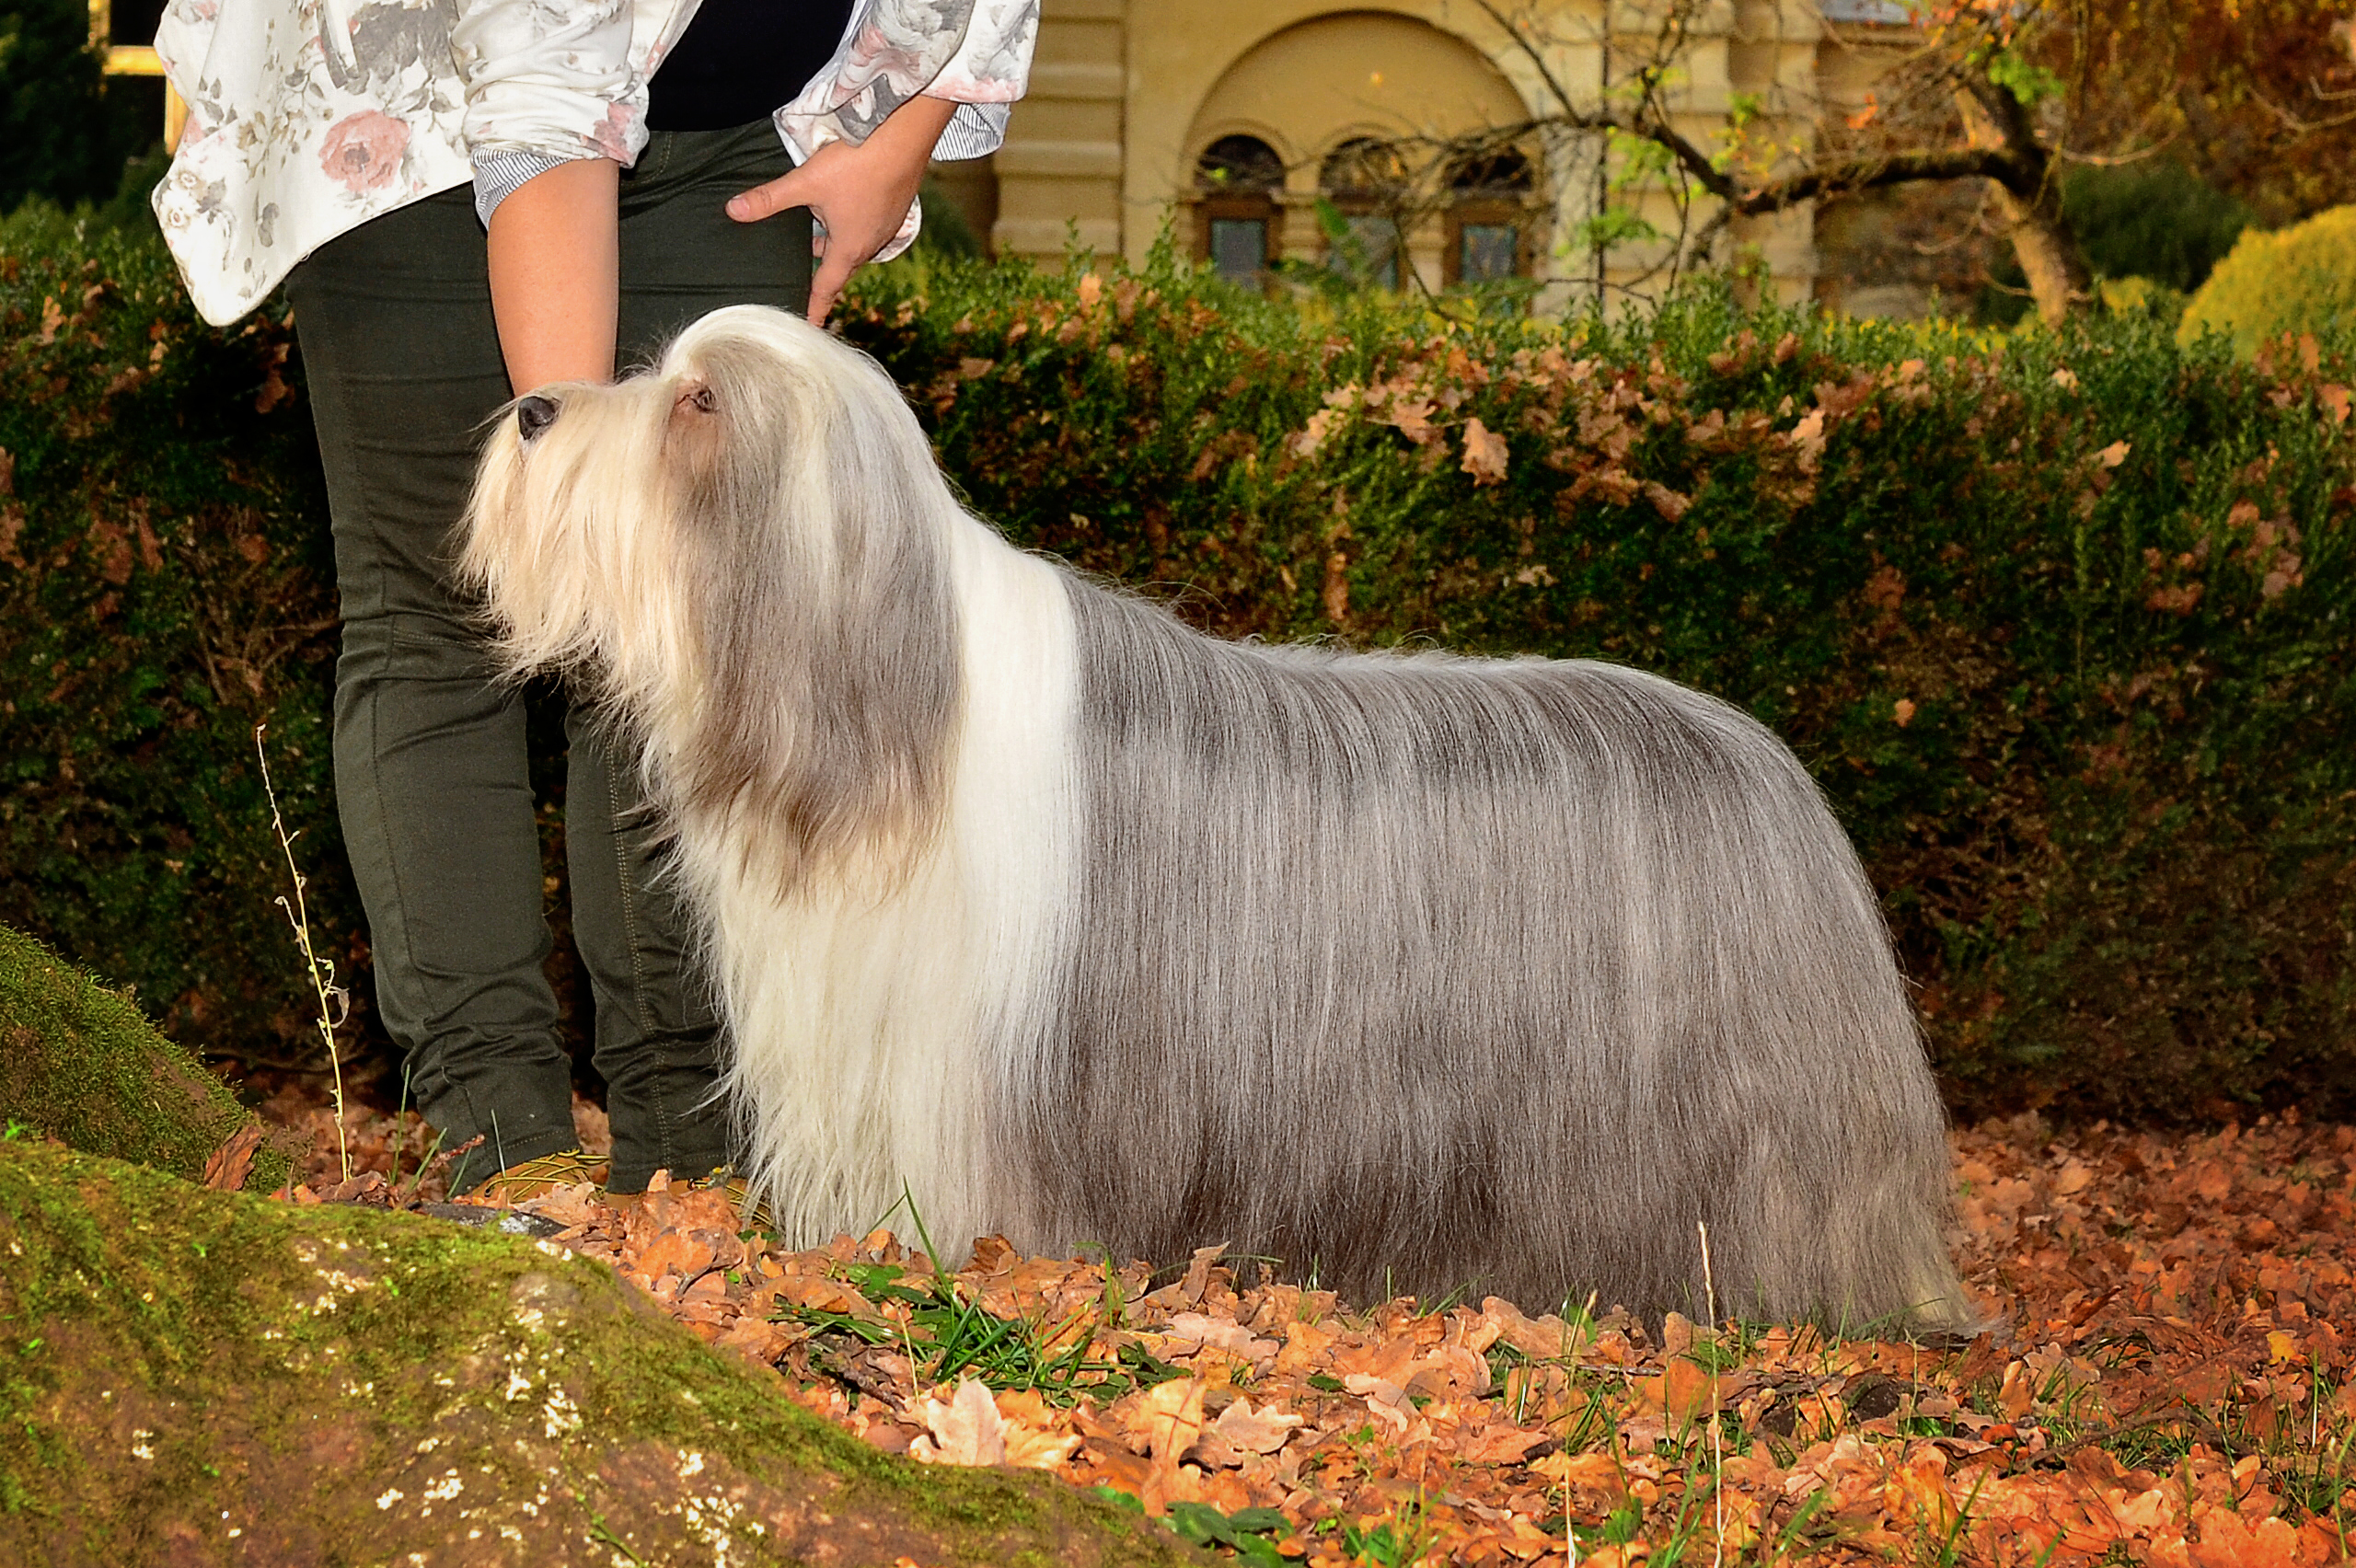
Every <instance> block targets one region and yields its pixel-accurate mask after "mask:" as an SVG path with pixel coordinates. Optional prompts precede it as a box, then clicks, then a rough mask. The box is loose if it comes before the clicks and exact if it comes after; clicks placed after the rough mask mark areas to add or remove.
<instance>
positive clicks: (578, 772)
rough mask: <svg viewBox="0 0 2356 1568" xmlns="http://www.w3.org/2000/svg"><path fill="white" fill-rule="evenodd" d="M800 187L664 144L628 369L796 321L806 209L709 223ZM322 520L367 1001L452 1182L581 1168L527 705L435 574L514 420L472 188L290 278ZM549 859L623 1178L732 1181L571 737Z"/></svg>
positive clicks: (336, 249)
mask: <svg viewBox="0 0 2356 1568" xmlns="http://www.w3.org/2000/svg"><path fill="white" fill-rule="evenodd" d="M789 167H791V163H790V161H789V160H788V158H787V156H786V154H785V151H784V149H783V148H782V147H781V146H780V144H779V142H778V138H777V133H776V132H775V131H773V130H772V129H771V128H770V127H769V125H768V122H767V121H762V122H760V123H758V124H756V125H750V126H744V127H740V128H738V129H736V130H733V131H704V132H656V133H654V135H653V140H652V141H651V143H650V144H649V145H648V146H647V149H646V151H645V153H644V154H643V155H642V156H641V157H640V159H639V162H638V167H636V168H634V169H632V170H629V171H628V172H626V173H625V174H624V175H623V176H622V181H621V316H620V344H621V363H622V365H623V367H624V369H625V370H627V369H628V368H629V366H631V365H632V364H633V363H645V362H647V361H651V360H652V359H653V357H654V356H655V355H656V354H657V353H659V352H660V351H661V348H662V346H663V344H664V341H665V340H667V339H668V338H669V337H670V336H671V335H672V334H673V333H675V332H676V331H677V330H678V329H680V328H681V327H684V326H686V325H687V323H688V322H690V321H692V320H694V319H695V318H696V317H699V316H701V315H702V314H704V313H705V312H706V311H709V310H714V309H717V308H719V307H720V306H726V305H741V304H759V305H773V306H783V307H785V308H787V309H790V310H796V311H799V310H802V309H803V308H805V307H806V306H807V304H808V301H809V296H810V270H811V264H810V214H809V213H808V211H807V210H806V209H797V210H795V211H792V212H789V213H782V214H780V216H778V217H776V218H773V219H770V220H769V221H768V222H767V223H762V224H749V225H748V224H737V223H734V222H732V221H731V220H730V219H729V218H728V216H727V215H726V214H725V213H723V212H722V202H725V201H726V200H727V199H728V198H729V197H730V196H733V195H734V194H735V193H736V192H737V191H739V190H745V189H747V188H748V187H750V186H753V185H756V184H758V183H760V182H761V181H763V180H765V179H774V178H776V177H777V176H779V175H780V174H783V173H784V172H785V171H786V170H787V169H788V168H789ZM286 287H287V294H288V295H289V297H290V298H291V299H292V300H293V302H294V305H295V327H296V333H297V336H298V337H299V339H300V340H301V344H302V351H303V363H304V367H305V371H306V375H307V376H308V378H309V382H310V390H311V403H312V411H313V415H314V418H315V419H316V420H317V421H318V436H319V455H320V457H321V459H322V460H323V462H324V464H325V467H326V469H327V480H328V501H329V512H330V514H331V517H332V520H333V524H334V532H335V562H336V581H337V589H338V592H339V595H340V599H341V611H342V617H343V644H342V651H341V657H340V658H339V659H338V660H337V663H336V698H335V782H336V804H337V811H338V814H339V815H340V817H341V821H342V824H343V833H344V841H345V843H346V844H347V845H348V846H349V847H350V851H351V855H352V871H353V874H354V876H355V878H356V879H357V881H358V883H359V888H360V895H361V899H362V902H363V904H364V905H365V907H366V910H367V915H368V926H369V939H370V945H371V947H372V949H373V951H374V955H375V985H376V1004H377V1008H378V1010H379V1012H380V1014H381V1015H382V1017H383V1019H384V1022H385V1027H386V1029H387V1031H388V1032H390V1033H391V1035H392V1036H393V1038H394V1040H396V1041H397V1042H398V1043H399V1044H400V1046H401V1048H402V1049H403V1051H404V1052H406V1053H407V1057H408V1066H409V1074H410V1092H411V1094H412V1096H413V1097H414V1099H415V1101H416V1103H417V1105H418V1107H419V1109H420V1111H421V1112H422V1113H423V1115H424V1117H425V1119H426V1120H427V1121H428V1122H429V1123H431V1124H433V1126H434V1127H435V1128H437V1129H438V1130H439V1131H440V1132H441V1134H442V1136H443V1138H444V1143H445V1147H458V1146H459V1145H461V1144H464V1143H466V1142H467V1141H468V1140H469V1139H472V1138H474V1137H476V1136H478V1135H479V1136H480V1137H481V1140H482V1141H481V1143H480V1144H479V1146H477V1147H476V1148H475V1150H474V1151H473V1153H472V1154H470V1155H469V1156H468V1158H467V1159H466V1160H465V1162H464V1165H463V1169H461V1170H457V1171H456V1172H454V1175H453V1186H454V1187H457V1186H463V1185H466V1184H469V1183H472V1182H479V1181H480V1180H481V1179H482V1178H484V1177H485V1176H488V1175H490V1174H491V1173H492V1172H493V1171H495V1170H499V1169H500V1168H502V1167H503V1166H506V1165H511V1164H514V1163H516V1162H518V1161H520V1160H525V1159H533V1158H536V1157H537V1156H539V1155H544V1154H550V1153H554V1152H556V1151H557V1150H560V1149H564V1148H569V1147H572V1145H573V1143H574V1141H575V1139H574V1136H573V1129H572V1068H571V1063H570V1061H569V1059H568V1058H567V1056H566V1054H565V1050H564V1045H563V1042H562V1039H561V1038H560V1033H559V1029H558V1015H557V1003H556V997H555V995H554V993H553V992H552V991H551V990H550V988H549V982H548V977H547V975H546V974H545V972H544V967H543V966H544V964H545V962H546V960H547V958H548V955H549V947H550V943H551V938H550V936H549V927H548V922H547V920H546V918H545V917H544V916H543V913H542V896H543V890H542V887H541V878H540V844H539V837H538V831H537V824H536V821H535V818H534V812H533V800H532V789H531V783H530V779H529V776H528V772H527V767H526V763H527V758H526V755H525V738H524V703H523V698H522V697H521V695H520V694H519V693H518V692H517V691H516V690H515V689H514V686H512V685H506V684H502V683H500V682H499V681H497V680H495V679H494V678H493V673H492V671H491V665H490V663H489V661H488V659H487V657H486V655H485V651H484V647H483V642H482V637H481V634H480V631H479V627H478V625H477V623H476V622H475V621H474V620H473V619H472V616H473V612H474V608H475V606H474V605H471V604H470V603H469V602H468V600H467V599H466V598H465V597H464V596H462V595H461V594H459V593H458V591H457V590H456V589H455V588H454V587H453V586H452V584H451V582H450V579H449V566H450V563H451V561H452V559H453V558H454V554H455V547H456V539H455V536H454V535H455V530H456V525H457V524H458V521H459V518H460V515H461V513H463V511H464V509H465V506H466V502H467V493H468V487H469V485H470V484H471V483H472V480H473V477H474V468H475V457H476V454H477V453H478V451H479V448H480V443H481V440H482V437H483V433H484V431H485V428H486V421H489V420H490V418H491V415H492V414H493V413H494V412H495V411H496V410H497V409H499V408H500V406H501V405H502V404H503V403H505V402H506V401H507V400H508V398H509V397H510V395H511V394H510V390H509V387H508V385H507V375H506V369H505V366H504V364H503V363H502V360H501V358H500V352H499V340H498V334H497V331H496V329H494V327H493V324H492V320H491V290H490V284H489V281H488V276H487V272H486V267H485V259H484V248H483V231H482V225H481V224H480V223H479V222H478V221H477V219H476V217H475V212H474V201H473V192H472V191H471V190H466V189H460V190H447V191H444V192H443V193H441V194H440V195H437V196H433V197H429V198H428V199H426V200H424V201H422V202H415V203H413V204H411V205H410V206H407V207H403V208H401V209H399V210H398V211H397V212H393V213H387V214H385V215H384V216H383V217H380V218H377V219H375V221H373V222H371V223H368V224H366V225H363V226H361V227H360V228H357V229H354V230H352V232H351V233H349V234H346V235H343V236H340V237H339V238H337V239H335V240H333V241H331V242H329V244H327V245H325V246H323V247H321V248H319V249H318V251H317V252H316V253H314V254H313V255H312V256H311V257H310V258H309V259H306V261H304V262H303V264H302V265H301V266H300V267H298V268H296V269H295V273H294V275H293V276H292V277H291V278H289V279H288V281H287V285H286ZM565 733H566V736H567V739H568V741H569V742H570V748H571V749H570V755H569V762H568V767H567V777H566V786H565V818H564V825H565V857H566V859H565V864H566V869H567V872H568V875H569V878H570V881H571V883H572V929H573V935H574V938H575V940H577V941H578V943H579V946H580V949H581V957H582V962H583V969H584V971H585V972H586V974H587V976H588V980H589V988H590V994H591V997H592V998H593V1001H594V1004H595V1009H596V1027H595V1055H594V1058H593V1059H594V1060H595V1063H596V1066H597V1070H598V1071H599V1072H600V1073H601V1074H602V1075H603V1076H604V1078H605V1079H606V1088H607V1101H606V1108H607V1110H608V1112H609V1113H610V1114H611V1117H612V1123H613V1131H614V1167H613V1177H612V1182H613V1185H614V1187H615V1188H616V1189H617V1190H619V1191H624V1192H631V1191H636V1190H638V1189H640V1188H642V1187H643V1186H644V1185H645V1184H646V1181H647V1179H648V1178H649V1177H650V1176H652V1175H653V1173H654V1172H655V1171H656V1170H663V1169H668V1170H674V1171H676V1172H679V1173H680V1174H681V1175H683V1176H684V1175H687V1174H698V1175H699V1174H701V1173H703V1172H704V1171H706V1170H710V1169H711V1168H712V1167H714V1166H716V1165H720V1164H722V1163H725V1162H727V1161H728V1160H729V1158H730V1148H731V1142H732V1140H731V1137H730V1130H729V1126H728V1122H727V1117H726V1113H725V1112H724V1109H723V1108H722V1107H719V1106H716V1105H715V1104H713V1102H712V1093H713V1089H714V1085H715V1083H716V1081H717V1078H718V1074H719V1070H720V1061H721V1053H722V1040H721V1038H720V1030H719V1026H718V1023H717V1021H716V1019H715V1015H714V1011H713V1009H712V1007H711V1004H710V999H709V997H708V995H707V994H706V993H705V991H704V989H703V987H702V986H701V985H700V983H699V977H698V976H697V974H695V973H694V971H693V969H692V967H691V966H690V964H689V962H688V959H687V951H686V944H685V940H684V936H685V932H684V926H683V922H682V920H681V918H680V915H679V911H678V910H677V909H676V907H675V905H673V903H672V894H671V892H670V889H669V887H668V886H667V882H666V879H665V878H664V877H663V876H662V875H661V874H660V873H661V869H662V867H661V861H662V858H663V851H662V848H661V847H660V844H659V832H658V826H657V824H654V823H653V822H652V821H651V820H650V816H649V813H647V812H646V811H644V810H643V809H642V808H641V805H640V803H639V802H638V801H637V799H636V792H635V783H634V777H633V771H632V768H631V767H630V765H629V760H628V759H627V758H625V757H617V756H615V755H612V754H611V753H610V752H609V751H608V749H607V746H606V742H605V740H604V739H603V737H601V735H600V733H599V732H598V730H597V728H596V726H595V724H594V723H588V722H583V721H578V719H577V717H576V718H568V720H567V722H566V726H565Z"/></svg>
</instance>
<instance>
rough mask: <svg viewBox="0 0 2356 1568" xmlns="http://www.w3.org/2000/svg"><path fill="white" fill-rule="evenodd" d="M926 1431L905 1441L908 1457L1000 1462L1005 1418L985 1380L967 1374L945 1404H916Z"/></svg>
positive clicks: (936, 1462) (929, 1461) (927, 1461)
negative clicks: (914, 1439) (920, 1435)
mask: <svg viewBox="0 0 2356 1568" xmlns="http://www.w3.org/2000/svg"><path fill="white" fill-rule="evenodd" d="M917 1414H918V1418H919V1419H920V1420H922V1421H923V1423H924V1425H925V1432H926V1434H927V1435H925V1436H922V1437H919V1438H918V1439H917V1440H916V1441H915V1442H913V1443H911V1444H909V1445H908V1457H909V1458H912V1459H917V1460H919V1461H921V1462H923V1463H925V1464H929V1465H1002V1464H1004V1463H1006V1462H1007V1458H1006V1422H1005V1421H1004V1419H1003V1418H1001V1417H1000V1416H999V1412H998V1404H997V1401H994V1400H992V1399H991V1398H990V1390H989V1388H988V1386H987V1384H985V1383H982V1382H980V1381H978V1380H977V1379H976V1378H963V1379H961V1380H960V1381H959V1382H958V1384H957V1391H956V1392H955V1393H954V1394H953V1395H952V1396H951V1397H950V1400H949V1402H948V1403H947V1404H943V1403H941V1401H939V1400H930V1399H929V1400H926V1401H924V1402H923V1403H922V1404H920V1405H918V1407H917Z"/></svg>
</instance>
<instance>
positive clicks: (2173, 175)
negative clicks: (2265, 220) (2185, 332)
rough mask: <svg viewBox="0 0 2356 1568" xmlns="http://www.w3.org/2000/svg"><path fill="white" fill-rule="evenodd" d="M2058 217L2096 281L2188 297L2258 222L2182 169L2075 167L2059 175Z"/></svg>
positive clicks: (2156, 165) (2166, 165) (2159, 165)
mask: <svg viewBox="0 0 2356 1568" xmlns="http://www.w3.org/2000/svg"><path fill="white" fill-rule="evenodd" d="M2061 214H2062V216H2063V217H2064V218H2065V219H2066V220H2068V222H2069V225H2070V229H2071V232H2072V233H2073V234H2075V235H2076V236H2078V244H2079V246H2080V247H2081V248H2083V249H2084V250H2085V258H2086V265H2087V267H2088V268H2090V269H2091V270H2092V271H2093V272H2094V274H2095V276H2096V277H2097V278H2149V279H2151V280H2152V281H2153V282H2155V283H2158V284H2160V285H2161V286H2162V287H2164V288H2170V289H2174V290H2176V291H2177V293H2179V294H2189V293H2191V292H2192V291H2193V290H2194V289H2197V288H2199V287H2200V285H2201V284H2202V283H2204V282H2208V281H2209V274H2210V273H2211V272H2212V271H2214V270H2215V268H2216V265H2217V263H2218V262H2219V261H2221V260H2223V259H2224V258H2225V256H2226V255H2227V254H2228V253H2229V252H2230V251H2231V250H2232V249H2233V248H2234V242H2235V240H2237V239H2238V238H2240V237H2241V235H2242V232H2243V231H2244V230H2245V229H2246V228H2248V227H2249V226H2250V225H2251V224H2252V223H2253V222H2255V221H2256V219H2255V215H2254V214H2253V213H2251V212H2250V210H2249V209H2248V208H2247V207H2246V206H2244V205H2242V203H2241V202H2239V201H2238V200H2237V199H2235V197H2233V196H2231V195H2228V194H2227V193H2226V192H2224V191H2223V190H2218V189H2216V188H2215V187H2214V186H2212V185H2210V184H2207V183H2206V182H2204V181H2203V180H2202V179H2200V176H2198V175H2196V174H2194V173H2192V172H2191V171H2190V170H2189V169H2187V168H2186V167H2184V166H2183V165H2182V164H2178V163H2172V162H2159V163H2151V164H2127V165H2123V166H2115V167H2102V166H2099V165H2096V166H2088V165H2083V164H2082V165H2080V166H2078V167H2074V168H2072V169H2071V170H2070V171H2069V172H2068V173H2067V174H2065V175H2063V176H2062V177H2061Z"/></svg>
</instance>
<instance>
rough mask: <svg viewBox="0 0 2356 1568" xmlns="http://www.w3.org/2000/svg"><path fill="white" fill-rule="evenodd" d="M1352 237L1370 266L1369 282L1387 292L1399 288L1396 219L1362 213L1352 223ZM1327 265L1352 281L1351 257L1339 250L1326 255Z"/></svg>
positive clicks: (1367, 265)
mask: <svg viewBox="0 0 2356 1568" xmlns="http://www.w3.org/2000/svg"><path fill="white" fill-rule="evenodd" d="M1349 223H1350V236H1351V237H1352V238H1353V239H1355V240H1357V250H1358V252H1359V255H1360V257H1361V258H1362V259H1364V261H1365V264H1366V271H1367V279H1368V281H1369V282H1376V283H1380V284H1381V285H1382V286H1383V287H1384V288H1386V289H1395V288H1397V287H1398V286H1399V224H1398V220H1397V219H1395V218H1386V217H1380V216H1377V215H1375V214H1373V213H1360V214H1357V215H1356V216H1354V217H1352V218H1351V219H1350V220H1349ZM1325 265H1326V266H1327V267H1328V268H1330V269H1332V270H1333V271H1336V272H1339V273H1341V274H1342V275H1343V276H1344V277H1348V276H1350V275H1351V273H1352V271H1353V270H1354V269H1353V268H1352V266H1351V264H1350V258H1349V256H1348V255H1347V254H1346V253H1345V251H1344V250H1343V249H1342V248H1341V247H1339V246H1336V247H1334V248H1333V249H1331V250H1329V251H1328V252H1326V255H1325Z"/></svg>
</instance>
